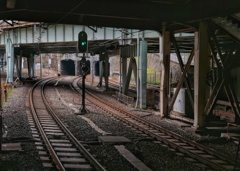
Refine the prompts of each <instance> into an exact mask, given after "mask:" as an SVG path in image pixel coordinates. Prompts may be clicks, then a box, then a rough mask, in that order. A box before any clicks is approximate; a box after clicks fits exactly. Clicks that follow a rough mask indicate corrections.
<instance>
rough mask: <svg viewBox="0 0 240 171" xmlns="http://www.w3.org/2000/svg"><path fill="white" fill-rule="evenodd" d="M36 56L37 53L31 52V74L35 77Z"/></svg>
mask: <svg viewBox="0 0 240 171" xmlns="http://www.w3.org/2000/svg"><path fill="white" fill-rule="evenodd" d="M36 58H37V55H36V54H33V60H32V72H33V73H32V75H33V77H36V75H37V71H36Z"/></svg>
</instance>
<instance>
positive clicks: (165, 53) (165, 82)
mask: <svg viewBox="0 0 240 171" xmlns="http://www.w3.org/2000/svg"><path fill="white" fill-rule="evenodd" d="M160 40H161V41H160V57H161V61H162V74H161V85H160V115H161V116H165V117H167V116H168V115H169V112H168V96H169V87H170V86H169V74H170V47H171V44H170V43H171V42H170V33H169V31H163V32H162V36H161V39H160Z"/></svg>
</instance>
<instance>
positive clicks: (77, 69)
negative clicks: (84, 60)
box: [74, 61, 81, 76]
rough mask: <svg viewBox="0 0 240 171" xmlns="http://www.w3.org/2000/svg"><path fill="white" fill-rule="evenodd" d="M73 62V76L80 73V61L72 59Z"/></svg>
mask: <svg viewBox="0 0 240 171" xmlns="http://www.w3.org/2000/svg"><path fill="white" fill-rule="evenodd" d="M74 63H75V76H79V75H80V69H81V68H80V61H74Z"/></svg>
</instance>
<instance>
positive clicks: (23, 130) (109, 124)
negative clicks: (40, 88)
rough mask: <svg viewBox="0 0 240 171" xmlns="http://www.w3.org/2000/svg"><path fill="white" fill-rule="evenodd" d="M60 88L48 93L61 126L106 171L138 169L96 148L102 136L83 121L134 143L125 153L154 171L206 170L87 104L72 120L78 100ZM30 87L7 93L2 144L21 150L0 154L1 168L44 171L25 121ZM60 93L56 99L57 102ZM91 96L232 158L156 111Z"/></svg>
mask: <svg viewBox="0 0 240 171" xmlns="http://www.w3.org/2000/svg"><path fill="white" fill-rule="evenodd" d="M63 83H64V80H63V81H60V83H59V85H58V86H57V90H56V89H53V88H47V96H48V98H49V101H51V103H52V105H53V106H54V109H55V110H56V111H58V113H59V117H60V118H61V119H62V120H63V121H64V122H65V124H66V125H67V126H68V128H69V129H70V130H71V131H72V132H73V133H74V135H75V136H76V137H77V139H78V140H80V141H82V142H84V143H85V144H87V145H86V148H88V149H89V150H90V152H91V153H92V154H94V156H95V157H96V159H97V160H98V161H99V162H100V163H101V164H102V165H104V166H105V167H106V169H107V170H108V171H136V170H137V169H136V168H134V167H133V166H132V165H131V164H129V162H128V161H127V160H126V159H125V158H124V157H122V156H121V155H120V154H119V152H118V151H117V149H116V148H115V147H114V145H109V144H104V145H103V144H100V143H99V141H98V136H102V135H103V134H102V133H99V132H97V131H96V130H94V129H92V127H90V126H89V124H88V123H87V122H86V121H85V120H84V118H83V117H86V118H88V119H90V120H91V121H92V122H94V123H95V124H96V125H97V126H98V127H99V128H100V129H102V130H103V131H105V132H107V133H111V135H118V136H125V137H126V138H128V139H130V140H131V142H132V143H129V144H124V145H125V147H126V148H127V149H128V150H129V151H131V152H132V153H133V154H134V155H135V156H137V157H138V158H139V159H140V160H141V161H142V162H144V163H145V164H146V165H147V166H148V167H149V168H151V169H152V170H153V171H176V170H178V171H192V170H196V171H203V170H205V168H204V167H203V166H201V165H197V164H196V163H194V162H192V161H190V160H188V159H187V157H186V156H183V155H182V154H181V153H178V154H176V152H175V151H174V150H173V149H170V148H169V147H167V146H165V145H164V144H161V143H160V142H155V141H154V140H152V139H151V138H150V137H148V136H146V135H144V134H142V133H141V132H138V131H136V130H135V129H134V128H131V127H126V125H125V124H123V123H122V122H120V121H118V120H116V119H115V118H113V117H111V116H109V115H108V114H106V113H105V112H104V111H102V110H100V109H98V108H97V107H95V106H93V105H91V104H89V103H88V102H87V101H86V108H87V110H88V111H89V112H88V114H86V115H84V116H83V117H82V116H81V115H76V114H75V112H76V111H77V110H78V109H79V108H80V107H81V98H80V97H78V96H76V94H75V93H74V92H73V91H71V89H70V88H69V87H68V86H63V85H61V84H63ZM30 86H31V85H29V84H25V85H24V86H22V85H18V86H17V88H16V89H14V90H13V92H12V93H11V96H10V99H9V100H8V101H7V103H5V104H4V106H3V109H4V112H3V124H4V125H5V126H4V129H3V131H4V132H5V131H7V135H6V137H5V138H4V139H3V140H4V142H16V141H19V142H20V143H21V146H22V150H21V151H13V152H2V153H0V159H1V160H0V168H4V167H8V166H9V167H10V168H11V169H12V170H34V171H35V170H43V168H42V164H41V161H40V159H39V157H38V153H37V151H36V149H35V146H34V142H33V138H32V135H31V132H30V128H29V125H28V121H27V115H26V110H27V107H26V101H27V96H26V94H27V93H28V90H29V87H30ZM53 90H54V91H53ZM58 93H59V94H60V96H58ZM95 94H98V95H99V96H100V97H101V98H103V99H105V100H107V101H110V102H112V103H115V104H118V105H119V106H120V107H122V108H124V109H125V110H128V111H131V112H132V113H135V114H136V115H141V116H142V117H144V118H145V119H147V120H149V121H152V122H154V123H156V124H158V125H160V126H162V127H165V128H167V129H169V130H171V131H174V132H177V133H179V134H181V135H183V136H185V137H188V138H191V139H193V140H196V141H199V142H200V143H202V144H204V145H207V146H209V147H211V148H214V149H216V150H218V151H221V152H223V153H225V154H228V155H231V156H234V155H235V151H236V145H235V144H233V143H231V142H227V141H225V140H222V139H219V138H218V137H201V136H199V135H197V134H195V133H194V130H193V129H191V128H184V129H182V128H180V127H177V126H175V125H174V124H172V123H171V122H170V121H168V120H166V119H160V117H159V116H157V115H155V114H153V113H154V111H137V110H135V109H133V108H131V107H128V106H126V105H124V104H121V103H119V102H118V101H117V100H116V99H115V98H114V97H113V94H111V93H108V94H103V93H95Z"/></svg>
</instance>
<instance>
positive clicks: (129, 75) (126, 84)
mask: <svg viewBox="0 0 240 171" xmlns="http://www.w3.org/2000/svg"><path fill="white" fill-rule="evenodd" d="M134 61H135V58H133V57H131V58H130V62H129V65H128V72H127V78H126V83H125V85H124V87H123V90H124V91H123V94H125V95H127V93H128V88H129V84H130V80H131V75H132V70H133V62H134ZM136 83H137V82H136ZM136 85H137V84H136Z"/></svg>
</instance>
